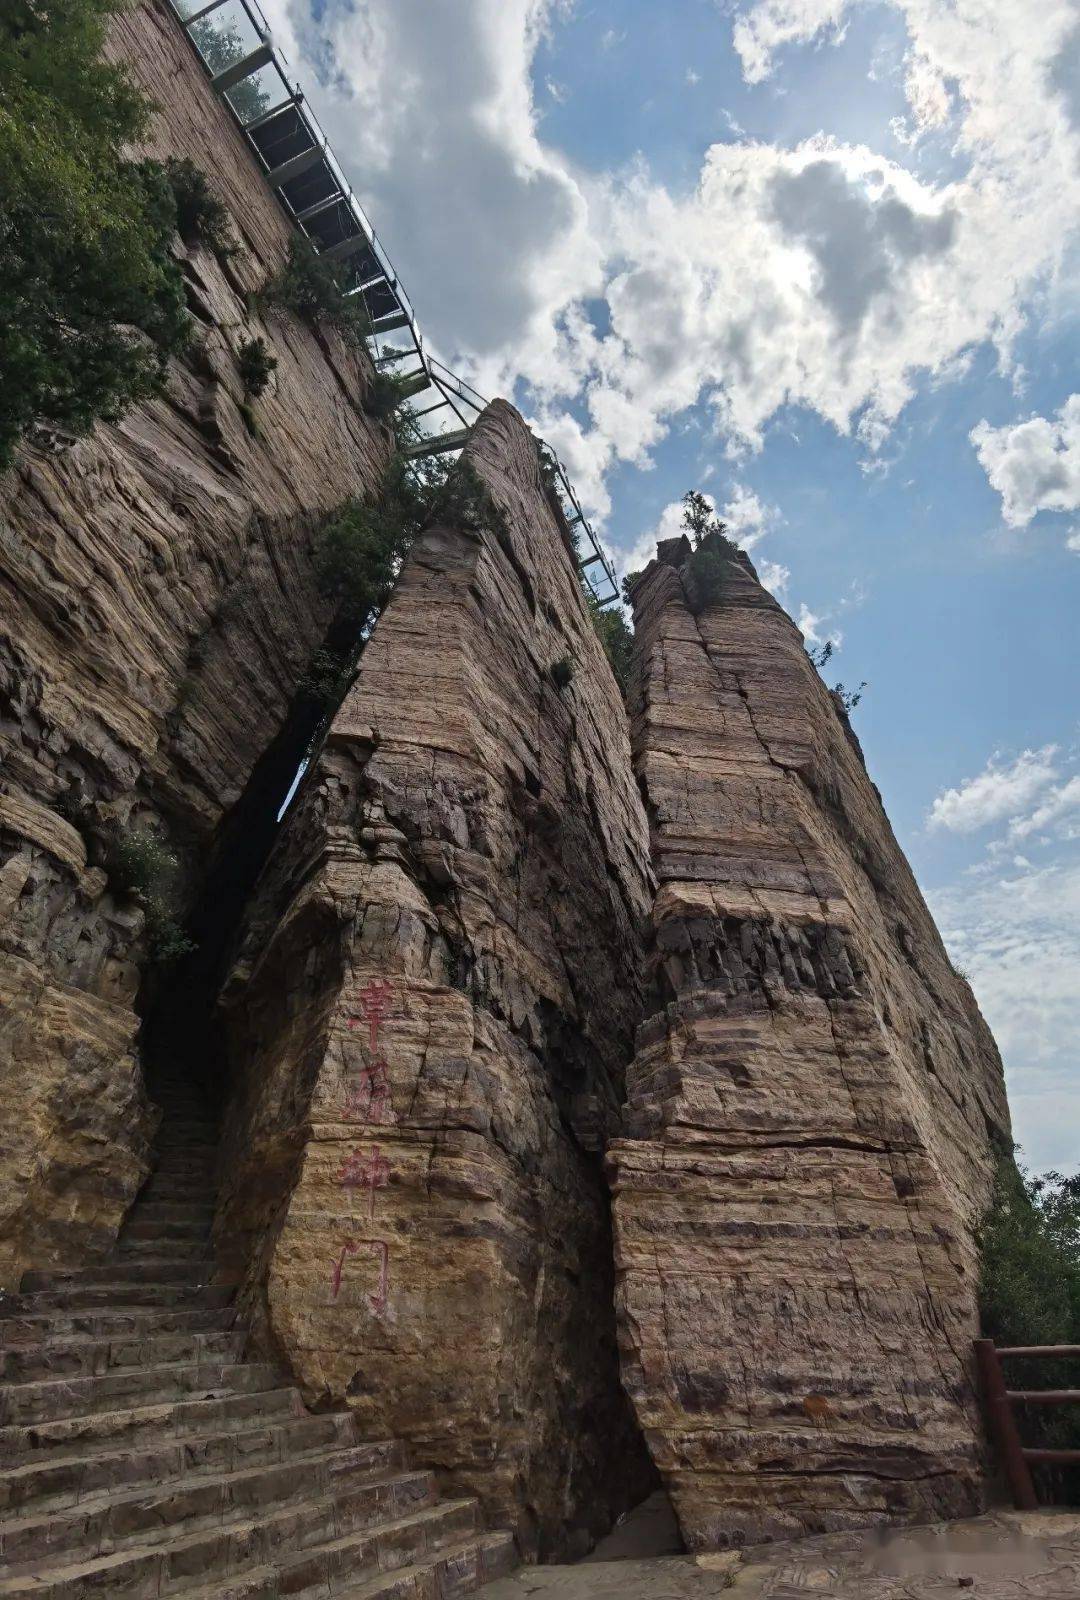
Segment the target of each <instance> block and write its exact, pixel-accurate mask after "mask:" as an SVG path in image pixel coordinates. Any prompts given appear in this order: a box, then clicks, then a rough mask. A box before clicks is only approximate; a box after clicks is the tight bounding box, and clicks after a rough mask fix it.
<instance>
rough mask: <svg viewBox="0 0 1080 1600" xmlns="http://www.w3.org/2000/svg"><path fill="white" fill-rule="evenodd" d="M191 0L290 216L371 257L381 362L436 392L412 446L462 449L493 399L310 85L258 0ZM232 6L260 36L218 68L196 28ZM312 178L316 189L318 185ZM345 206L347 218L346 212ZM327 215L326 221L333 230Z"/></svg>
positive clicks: (589, 565)
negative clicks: (436, 352)
mask: <svg viewBox="0 0 1080 1600" xmlns="http://www.w3.org/2000/svg"><path fill="white" fill-rule="evenodd" d="M189 4H190V0H187V3H186V0H169V5H170V7H171V9H172V11H173V14H174V15H175V16H176V18H177V20H178V22H179V23H180V26H181V28H182V29H183V30H184V33H185V34H186V35H187V38H188V41H189V43H190V44H191V45H192V48H193V49H194V50H195V53H196V55H197V56H198V58H199V61H200V62H201V63H202V66H203V68H204V70H205V71H206V73H207V75H208V76H209V78H210V81H211V83H212V84H213V86H214V88H215V89H216V90H217V91H218V93H219V94H220V96H221V98H222V99H223V101H224V102H225V104H226V105H227V106H228V108H229V111H230V112H231V114H232V116H233V119H234V120H235V122H236V124H237V126H238V127H239V128H240V130H241V132H242V133H243V135H244V138H245V142H246V143H247V145H248V147H249V149H250V150H251V151H252V153H253V155H254V156H255V159H256V162H257V164H258V166H259V168H260V170H261V171H262V173H263V175H264V177H265V178H266V179H267V181H268V182H269V183H270V185H271V187H272V188H273V191H274V194H275V195H276V196H277V199H278V203H279V204H280V205H281V207H282V209H283V210H284V211H285V213H286V215H287V216H288V218H289V221H290V222H291V223H292V224H293V226H294V227H296V228H297V229H298V230H299V232H300V233H302V234H303V235H304V237H305V238H307V239H308V240H309V242H310V243H311V245H312V247H313V248H314V249H315V250H317V251H318V252H319V253H323V252H328V253H329V255H330V256H331V257H332V258H333V259H335V260H342V261H347V260H359V262H360V264H361V265H362V266H363V268H364V271H363V274H362V275H361V276H360V279H359V281H358V282H356V283H355V284H354V285H353V286H352V287H351V288H349V289H347V290H346V291H345V292H346V293H347V294H350V295H359V296H360V297H361V299H362V301H363V304H364V308H365V310H366V311H367V314H368V323H369V325H370V329H371V332H370V335H369V337H368V345H369V350H370V353H371V356H372V359H373V360H374V362H375V364H376V366H377V367H378V368H380V369H385V368H391V369H393V370H394V371H395V372H397V373H398V374H399V375H400V376H401V378H402V379H403V380H404V381H405V383H406V386H407V387H406V393H408V394H409V395H410V396H412V395H415V394H419V393H422V392H423V390H424V389H430V390H431V391H432V403H431V404H427V405H425V406H424V407H423V408H422V409H421V410H420V411H419V412H418V413H417V415H418V416H419V417H423V418H424V419H431V418H434V417H438V419H439V420H438V424H435V423H430V424H429V423H428V421H427V420H425V428H427V427H429V426H430V432H425V435H424V438H423V439H422V440H421V441H420V442H419V443H417V444H414V445H413V446H412V447H411V448H410V451H409V453H410V455H423V454H431V453H443V452H449V451H451V450H460V449H461V447H462V443H463V441H464V440H465V439H467V437H468V430H469V428H470V427H471V425H472V423H473V421H474V420H475V418H476V417H477V416H478V415H479V413H480V412H481V411H482V410H483V408H484V406H485V405H486V404H487V401H486V400H485V399H484V397H483V396H482V395H481V394H480V393H479V391H478V390H476V389H475V388H473V386H472V384H470V383H468V382H467V381H466V379H464V378H461V377H459V376H458V375H457V374H456V373H454V372H451V370H450V368H449V367H447V366H446V365H445V363H443V362H442V361H439V360H438V359H437V357H435V356H433V355H431V354H430V353H429V352H428V350H427V348H426V346H425V344H424V339H423V335H422V334H421V332H420V328H419V326H418V325H417V321H416V314H415V312H414V310H413V306H412V302H411V300H410V299H409V296H408V294H407V293H406V292H405V289H404V287H403V286H402V283H401V280H400V278H399V277H398V275H397V273H396V272H395V270H394V266H393V263H392V262H391V260H390V257H389V256H388V255H387V253H386V251H385V250H384V248H383V246H382V243H381V241H380V240H379V237H378V235H377V234H376V232H375V229H374V228H373V227H372V225H371V222H370V220H369V219H368V216H367V213H366V212H365V210H364V208H363V206H362V205H361V204H360V201H359V200H358V199H357V197H356V195H355V193H354V192H353V188H352V185H351V184H350V182H349V180H348V178H347V177H346V175H345V172H344V169H343V168H342V166H341V163H340V162H339V161H338V159H337V157H336V156H335V154H334V152H333V149H332V148H331V145H330V141H329V139H328V138H327V136H326V134H325V133H324V132H323V130H322V128H321V126H320V124H319V120H318V118H317V117H316V115H315V113H314V111H313V110H312V109H311V107H310V106H309V105H308V103H307V100H306V97H305V95H304V92H303V90H302V89H301V88H300V86H299V84H290V81H289V77H288V71H287V67H288V63H287V61H286V59H285V57H284V56H283V55H282V54H281V52H280V51H279V50H278V48H277V46H276V45H275V43H274V41H273V36H272V34H271V30H270V25H269V23H268V22H267V20H266V17H265V16H264V14H263V12H262V9H261V7H260V6H259V4H258V0H207V3H206V4H203V5H199V6H197V9H189ZM226 6H228V7H230V8H232V11H233V14H234V15H236V14H237V8H239V11H240V12H242V13H243V16H244V17H245V18H246V19H247V23H248V25H249V27H250V29H251V31H252V33H253V35H254V36H255V38H256V39H257V40H258V44H257V46H256V47H255V48H253V49H250V50H248V51H247V53H246V54H245V53H243V51H241V53H240V54H238V55H236V56H235V57H234V58H233V59H230V60H228V61H227V62H226V63H225V64H224V65H222V64H221V63H220V62H219V63H218V64H217V70H216V71H215V70H214V67H213V66H212V64H211V62H210V60H208V58H207V55H206V53H205V52H204V51H203V49H201V48H200V44H199V36H198V34H197V33H193V32H192V30H193V28H197V25H199V24H208V25H209V26H210V27H211V28H212V27H213V25H212V24H210V23H209V19H210V18H211V17H212V16H213V14H214V13H215V12H218V11H221V10H222V8H223V7H226ZM215 36H216V38H217V39H218V40H219V41H220V42H222V43H227V42H229V39H230V36H229V33H228V32H227V31H225V30H215ZM202 37H203V40H204V41H206V40H207V38H208V34H207V33H205V32H204V33H203V35H202ZM266 71H273V72H276V74H277V76H278V78H279V79H280V80H281V87H282V88H283V89H284V98H282V99H280V100H275V102H274V103H273V104H272V105H269V106H264V107H261V108H260V109H259V110H258V111H257V112H256V113H255V115H254V116H251V117H249V118H247V120H245V119H244V118H243V117H242V116H241V115H240V113H239V112H238V111H237V108H236V106H235V105H233V104H232V102H231V101H230V98H229V96H230V94H234V93H235V91H236V89H237V88H238V86H239V85H240V84H242V83H245V82H246V81H248V80H249V79H253V78H255V77H256V75H257V74H260V73H263V72H266ZM275 135H276V136H277V137H276V140H275ZM275 145H276V149H277V150H278V151H281V149H282V148H284V150H285V152H286V154H284V155H278V157H277V164H276V165H275V164H273V163H272V160H271V157H270V156H269V155H268V154H267V151H268V150H270V151H273V150H274V149H275ZM320 169H321V173H320ZM313 177H314V182H315V191H316V192H314V193H313V192H312V189H311V184H312V179H313ZM319 191H321V192H319ZM342 208H344V215H345V218H346V219H347V220H346V221H343V219H342ZM324 224H325V225H328V227H329V230H330V232H329V234H328V233H327V232H326V231H325V228H324ZM372 269H374V270H372ZM390 334H393V335H394V344H393V346H388V345H386V344H385V343H384V342H382V341H385V339H386V338H387V336H388V335H390ZM401 335H404V340H403V342H404V345H405V348H404V349H399V348H398V342H397V341H398V337H399V336H401ZM407 362H411V363H412V365H411V366H408V367H405V366H404V365H403V364H404V363H407ZM537 443H538V446H539V448H540V450H541V451H542V452H543V453H545V454H546V455H547V457H548V458H549V460H550V463H551V464H552V466H553V468H554V472H555V478H556V483H557V485H558V489H559V492H560V494H561V496H562V498H563V500H564V501H565V505H564V511H565V515H566V520H567V522H568V523H569V525H570V527H571V529H572V530H573V532H574V535H575V537H576V538H577V539H578V540H580V541H583V544H584V548H583V550H582V552H581V554H580V555H579V559H578V567H579V570H580V572H581V574H582V578H583V580H584V582H585V583H587V585H588V586H589V588H590V589H591V591H592V593H593V595H594V596H595V598H596V599H597V600H598V601H599V603H600V604H601V605H609V604H611V602H612V601H614V600H617V599H618V597H619V585H618V580H617V578H616V576H615V569H614V567H613V566H612V564H611V561H610V560H609V558H608V556H607V553H606V552H605V550H604V548H603V546H602V545H601V543H600V540H599V539H598V537H597V535H596V533H595V531H594V529H593V528H592V526H591V524H590V523H589V521H588V519H587V518H586V516H585V513H584V512H583V510H582V508H581V503H580V501H579V500H578V497H577V495H576V493H575V492H574V488H573V485H572V484H571V482H570V478H569V475H568V473H567V471H566V468H565V466H564V465H563V463H562V462H561V461H560V460H559V457H558V456H557V455H556V453H555V451H554V450H552V448H551V446H550V445H547V444H545V443H544V441H543V440H542V439H541V440H538V441H537ZM567 507H568V508H569V509H567Z"/></svg>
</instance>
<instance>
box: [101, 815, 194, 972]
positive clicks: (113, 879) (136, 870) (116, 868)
mask: <svg viewBox="0 0 1080 1600" xmlns="http://www.w3.org/2000/svg"><path fill="white" fill-rule="evenodd" d="M104 866H105V871H106V874H107V876H108V879H109V883H110V885H111V886H112V888H113V889H114V890H115V891H116V892H117V893H119V894H127V895H132V896H133V897H135V898H137V899H138V900H140V901H141V902H142V906H143V909H144V912H145V915H146V931H147V933H148V934H149V937H150V952H151V955H152V956H153V958H154V960H155V961H158V962H163V963H164V962H169V961H177V960H179V958H180V957H181V956H185V955H187V954H188V952H189V951H191V950H194V948H195V946H194V944H193V943H192V941H191V940H190V939H189V938H188V936H187V934H186V933H185V932H184V930H183V927H182V926H181V923H180V918H179V915H178V899H179V896H178V885H177V879H178V875H179V870H180V863H179V861H178V860H177V858H176V856H175V855H174V854H173V853H172V851H171V850H170V849H169V847H168V845H167V844H165V843H164V842H163V841H162V840H161V839H159V838H158V837H157V836H156V835H155V834H152V833H148V832H145V831H138V830H134V829H132V830H130V831H128V830H125V829H121V828H115V829H114V830H113V831H112V832H111V833H110V834H109V836H108V839H107V841H106V845H105V861H104Z"/></svg>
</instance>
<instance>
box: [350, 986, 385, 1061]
mask: <svg viewBox="0 0 1080 1600" xmlns="http://www.w3.org/2000/svg"><path fill="white" fill-rule="evenodd" d="M393 998H394V985H393V984H392V983H391V982H390V979H389V978H371V979H369V980H368V982H367V983H366V984H365V985H364V987H363V988H362V989H361V991H360V994H359V997H358V1001H359V1006H360V1015H359V1016H358V1017H350V1018H349V1027H350V1028H360V1027H363V1025H364V1023H365V1022H366V1023H367V1029H368V1047H369V1049H370V1050H371V1054H372V1056H375V1055H376V1054H377V1053H378V1049H379V1029H380V1028H381V1027H382V1025H383V1023H384V1021H385V1020H386V1017H387V1014H388V1013H389V1010H390V1002H391V1001H392V1000H393Z"/></svg>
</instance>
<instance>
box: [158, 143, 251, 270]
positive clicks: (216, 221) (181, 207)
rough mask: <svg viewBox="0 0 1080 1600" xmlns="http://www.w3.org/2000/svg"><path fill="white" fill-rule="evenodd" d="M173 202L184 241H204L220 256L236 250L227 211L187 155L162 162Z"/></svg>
mask: <svg viewBox="0 0 1080 1600" xmlns="http://www.w3.org/2000/svg"><path fill="white" fill-rule="evenodd" d="M165 176H166V178H167V179H168V181H169V188H170V189H171V190H172V194H173V200H174V201H175V204H176V227H177V231H178V232H179V234H180V237H181V239H183V240H184V242H185V243H186V244H195V243H198V244H204V245H205V246H206V248H207V249H208V250H212V251H213V252H214V254H215V255H216V256H217V257H218V258H219V259H221V260H224V259H226V258H227V257H229V256H233V255H235V254H236V245H235V243H234V242H233V239H232V236H231V232H230V226H229V213H228V211H227V209H226V207H225V206H224V205H223V204H222V202H221V200H219V198H218V196H217V194H216V193H215V191H214V189H213V186H212V185H211V183H210V180H209V178H208V177H207V176H206V173H205V172H204V171H203V170H202V168H201V167H197V166H196V165H195V163H194V161H190V160H189V159H188V158H187V157H186V156H185V157H184V158H183V160H181V159H179V158H178V157H174V158H173V159H172V160H170V161H166V163H165Z"/></svg>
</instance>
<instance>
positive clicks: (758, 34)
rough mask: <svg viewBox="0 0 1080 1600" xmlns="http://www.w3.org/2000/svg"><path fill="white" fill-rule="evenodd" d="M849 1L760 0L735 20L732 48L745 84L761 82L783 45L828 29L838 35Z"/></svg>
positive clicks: (768, 73)
mask: <svg viewBox="0 0 1080 1600" xmlns="http://www.w3.org/2000/svg"><path fill="white" fill-rule="evenodd" d="M847 6H848V0H761V3H760V4H758V5H755V6H753V7H752V8H751V9H750V10H749V11H748V12H747V13H746V14H745V15H744V16H741V17H739V18H738V19H737V20H736V23H735V28H734V32H733V36H732V37H733V42H734V45H735V49H736V50H737V51H738V53H739V56H740V58H741V59H742V69H743V77H744V78H745V79H746V81H747V83H760V82H761V81H762V79H763V78H767V77H768V76H769V75H770V73H771V72H772V70H773V56H774V55H775V54H776V52H777V50H779V49H780V48H781V47H782V46H783V45H787V44H805V43H807V42H808V41H809V40H811V39H814V38H816V37H817V36H818V35H820V34H823V33H825V32H826V31H828V30H831V31H832V33H833V35H834V37H835V36H837V35H838V34H839V31H840V24H841V21H842V19H843V16H844V12H845V11H846V10H847Z"/></svg>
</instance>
